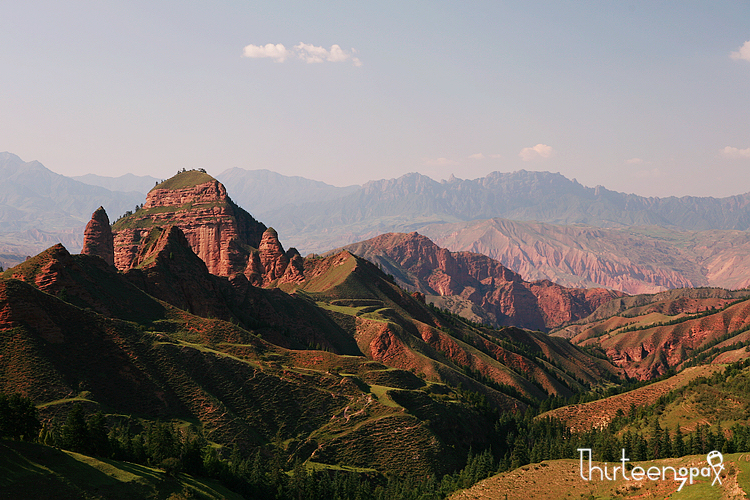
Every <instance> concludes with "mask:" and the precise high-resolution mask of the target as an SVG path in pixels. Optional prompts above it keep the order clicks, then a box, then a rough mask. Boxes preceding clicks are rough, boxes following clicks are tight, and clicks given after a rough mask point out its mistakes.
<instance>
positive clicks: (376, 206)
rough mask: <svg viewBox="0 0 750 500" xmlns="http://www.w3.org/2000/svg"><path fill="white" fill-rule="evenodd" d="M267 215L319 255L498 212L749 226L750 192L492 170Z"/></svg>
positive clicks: (415, 180)
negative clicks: (641, 191) (644, 188)
mask: <svg viewBox="0 0 750 500" xmlns="http://www.w3.org/2000/svg"><path fill="white" fill-rule="evenodd" d="M263 217H264V220H266V221H268V222H269V223H270V224H272V225H273V226H274V227H276V228H277V229H278V230H280V231H282V232H283V233H284V234H289V235H290V238H289V242H290V244H292V245H294V246H295V247H297V248H300V249H301V250H302V251H304V252H308V251H315V252H318V251H323V250H327V249H329V248H333V247H339V246H343V245H345V244H348V243H352V242H354V241H358V240H363V239H367V238H370V237H372V236H375V235H377V234H380V233H384V232H394V231H395V232H410V231H414V230H419V228H421V227H423V226H425V225H428V224H437V223H454V222H461V221H470V220H479V219H490V218H496V217H501V218H506V219H513V220H536V221H540V222H548V223H554V224H585V225H590V226H596V227H624V226H632V225H637V226H664V227H672V228H679V229H688V230H708V229H724V230H742V231H744V230H747V229H748V228H750V194H742V195H737V196H731V197H727V198H719V199H717V198H699V197H691V196H685V197H680V198H677V197H668V198H646V197H642V196H638V195H634V194H625V193H619V192H616V191H610V190H608V189H606V188H604V187H601V186H597V187H595V188H590V187H586V186H583V185H581V184H580V183H578V182H577V181H575V180H572V181H571V180H569V179H567V178H565V177H564V176H562V175H560V174H559V173H558V174H553V173H550V172H529V171H525V170H520V171H517V172H511V173H502V172H493V173H491V174H489V175H487V176H485V177H482V178H478V179H473V180H469V179H456V178H452V179H451V180H450V181H443V182H437V181H434V180H432V179H431V178H429V177H427V176H425V175H421V174H417V173H410V174H406V175H404V176H402V177H399V178H398V179H387V180H379V181H370V182H368V183H366V184H365V185H363V186H362V188H361V189H360V190H358V191H356V192H355V193H352V194H350V195H347V196H344V197H342V198H338V199H335V200H331V201H326V202H319V203H317V202H313V203H305V204H301V205H299V206H288V207H284V208H282V209H278V210H274V211H269V212H267V213H264V214H263Z"/></svg>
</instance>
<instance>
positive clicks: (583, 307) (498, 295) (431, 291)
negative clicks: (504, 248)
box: [346, 233, 623, 330]
mask: <svg viewBox="0 0 750 500" xmlns="http://www.w3.org/2000/svg"><path fill="white" fill-rule="evenodd" d="M346 248H347V249H349V250H350V251H351V252H352V253H354V254H357V255H361V256H363V257H365V258H367V259H369V260H371V261H373V262H376V263H378V264H380V265H381V267H382V268H383V269H384V270H385V271H386V272H389V273H392V274H393V275H394V277H395V278H396V280H397V281H399V282H400V284H402V285H403V286H404V287H406V288H409V289H412V290H416V291H418V292H421V293H425V294H427V295H441V296H454V297H460V298H461V299H464V300H468V301H470V302H471V303H473V304H475V305H477V306H479V307H481V308H482V309H484V310H485V311H487V312H489V313H490V317H493V318H495V322H496V323H497V324H498V325H515V326H522V327H524V328H532V329H538V330H549V329H550V328H554V327H557V326H559V325H562V324H564V323H566V322H569V321H575V320H578V319H580V318H583V317H585V316H587V315H589V314H591V313H592V312H593V311H594V310H595V309H596V308H597V307H599V306H600V305H601V304H603V303H605V302H607V301H609V300H611V299H612V298H614V297H619V296H621V295H623V294H622V293H620V292H615V291H612V290H607V289H603V288H595V289H574V288H566V287H563V286H560V285H557V284H555V283H552V282H551V281H548V280H542V281H536V282H531V283H529V282H527V281H524V280H523V279H522V278H521V276H520V275H519V274H517V273H514V272H513V271H511V270H510V269H508V268H506V267H504V266H503V265H502V264H501V263H500V262H498V261H496V260H493V259H490V258H489V257H487V256H485V255H481V254H476V253H471V252H450V251H449V250H447V249H445V248H440V247H438V246H437V245H436V244H435V243H433V242H432V241H430V240H429V239H428V238H426V237H424V236H422V235H420V234H417V233H410V234H403V233H390V234H384V235H381V236H378V237H376V238H372V239H370V240H367V241H365V242H361V243H355V244H354V245H349V246H348V247H346Z"/></svg>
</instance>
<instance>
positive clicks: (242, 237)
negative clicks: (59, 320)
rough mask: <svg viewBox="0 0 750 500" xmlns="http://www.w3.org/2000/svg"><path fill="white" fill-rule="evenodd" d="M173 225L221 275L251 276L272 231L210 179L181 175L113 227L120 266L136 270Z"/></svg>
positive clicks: (212, 270) (159, 187)
mask: <svg viewBox="0 0 750 500" xmlns="http://www.w3.org/2000/svg"><path fill="white" fill-rule="evenodd" d="M171 225H174V226H177V227H179V228H180V230H181V231H182V233H183V234H184V235H185V238H186V240H187V241H188V243H189V245H190V248H191V249H192V250H193V252H194V253H195V254H196V255H197V256H198V257H200V259H201V260H203V262H205V264H206V266H207V268H208V270H209V272H210V273H211V274H215V275H218V276H233V275H235V274H238V273H243V272H245V271H246V269H247V267H248V265H249V261H250V260H252V252H251V250H250V249H252V248H258V247H259V246H260V244H261V237H262V235H263V232H264V231H265V229H266V227H265V226H264V225H263V224H262V223H260V222H258V221H257V220H255V219H254V218H253V217H252V216H251V215H250V214H249V213H247V212H246V211H245V210H243V209H242V208H240V207H238V206H237V205H236V204H235V203H234V202H232V200H231V199H230V198H229V196H228V195H227V192H226V189H225V188H224V186H223V185H222V184H221V183H220V182H219V181H217V180H216V179H214V178H213V177H211V176H210V175H208V174H206V173H205V172H202V171H198V170H190V171H184V172H180V173H178V174H177V175H176V176H174V177H172V178H170V179H168V180H166V181H164V182H162V183H161V184H158V185H157V186H155V187H154V189H152V190H151V191H150V192H149V193H148V196H147V199H146V203H145V204H144V205H143V207H141V208H140V209H138V210H136V212H135V213H133V214H130V215H127V216H126V217H123V218H122V219H120V220H118V221H117V222H115V224H114V225H113V230H114V240H115V259H114V260H115V265H116V266H117V268H118V269H120V270H127V269H131V268H133V267H136V266H137V265H138V263H137V261H136V260H137V256H138V255H139V253H140V251H141V249H142V246H143V244H144V241H147V240H148V238H149V235H150V234H151V230H152V229H153V228H155V227H156V228H165V227H168V226H171ZM282 272H283V270H282Z"/></svg>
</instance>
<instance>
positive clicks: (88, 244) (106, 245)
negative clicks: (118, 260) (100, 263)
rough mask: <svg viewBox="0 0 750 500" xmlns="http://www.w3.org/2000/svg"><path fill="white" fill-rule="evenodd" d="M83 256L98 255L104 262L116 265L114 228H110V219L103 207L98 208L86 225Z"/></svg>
mask: <svg viewBox="0 0 750 500" xmlns="http://www.w3.org/2000/svg"><path fill="white" fill-rule="evenodd" d="M81 253H82V254H85V255H96V256H98V257H101V258H102V259H104V262H106V263H107V264H109V265H111V266H113V265H115V247H114V238H113V236H112V228H111V227H110V226H109V217H107V212H105V211H104V208H103V207H99V208H97V209H96V210H95V211H94V213H93V214H92V215H91V220H90V221H89V223H88V224H86V230H85V231H84V232H83V249H82V250H81Z"/></svg>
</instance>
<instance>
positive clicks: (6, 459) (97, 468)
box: [0, 440, 242, 500]
mask: <svg viewBox="0 0 750 500" xmlns="http://www.w3.org/2000/svg"><path fill="white" fill-rule="evenodd" d="M134 498H141V499H154V500H156V499H169V498H175V499H176V498H197V499H198V498H199V499H205V500H210V499H237V500H239V499H241V498H242V497H241V496H240V495H237V494H235V493H233V492H231V491H229V490H227V489H226V488H225V487H223V486H221V485H219V484H218V483H216V482H213V481H208V480H204V479H198V478H193V477H191V476H188V475H185V474H180V475H179V476H178V477H170V476H168V475H167V474H165V473H164V472H163V471H161V470H157V469H152V468H149V467H145V466H142V465H136V464H131V463H127V462H117V461H115V460H104V459H96V458H92V457H88V456H86V455H81V454H79V453H73V452H70V451H62V450H56V449H54V448H50V447H48V446H42V445H39V444H34V443H26V442H21V441H5V440H0V499H9V500H10V499H13V500H22V499H29V500H31V499H34V500H47V499H49V500H67V499H71V500H73V499H76V500H78V499H86V500H99V499H101V500H120V499H122V500H131V499H134Z"/></svg>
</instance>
